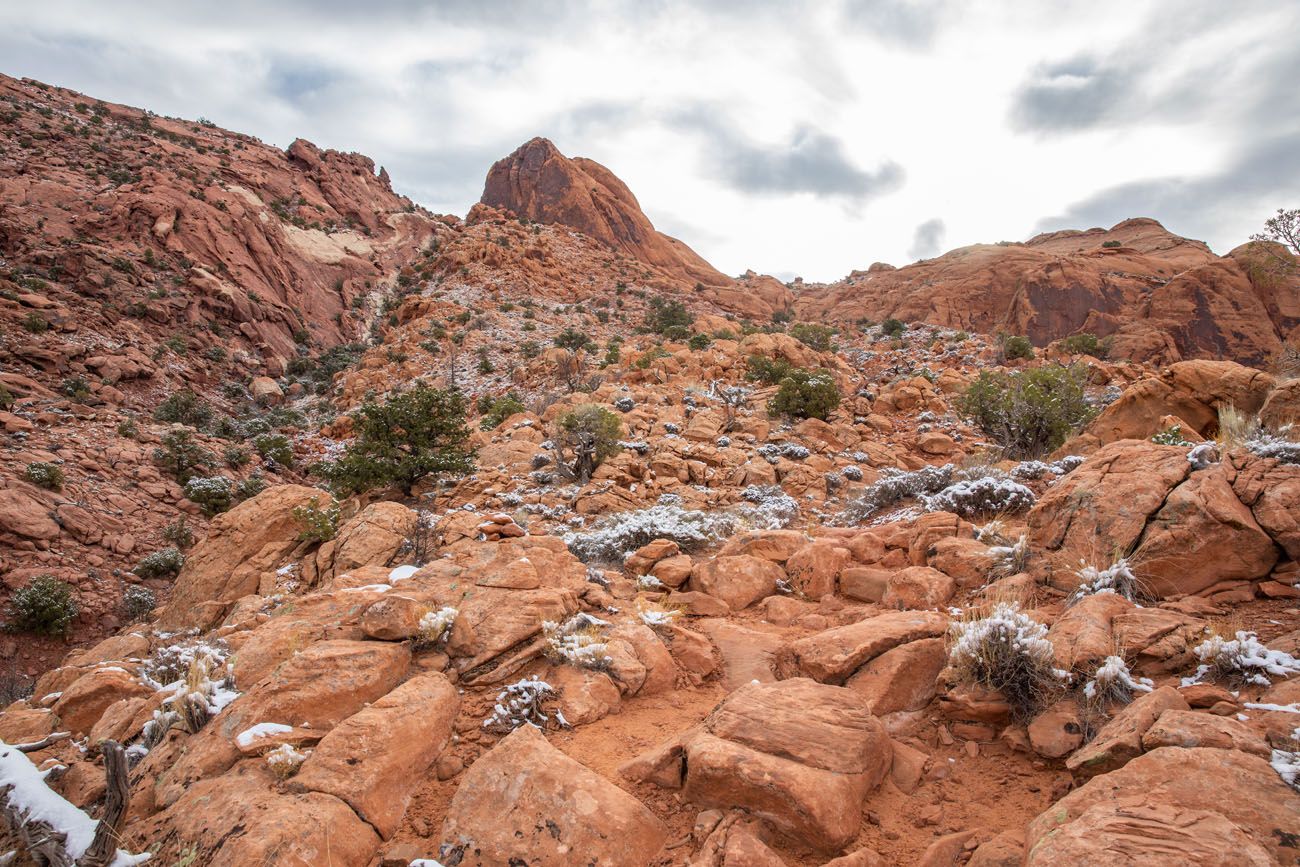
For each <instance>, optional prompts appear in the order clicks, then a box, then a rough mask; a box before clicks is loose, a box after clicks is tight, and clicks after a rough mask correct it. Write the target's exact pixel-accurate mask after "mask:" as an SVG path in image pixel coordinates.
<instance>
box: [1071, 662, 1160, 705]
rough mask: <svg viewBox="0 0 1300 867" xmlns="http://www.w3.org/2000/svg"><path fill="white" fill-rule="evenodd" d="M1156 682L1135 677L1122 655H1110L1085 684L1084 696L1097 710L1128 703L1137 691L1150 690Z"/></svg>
mask: <svg viewBox="0 0 1300 867" xmlns="http://www.w3.org/2000/svg"><path fill="white" fill-rule="evenodd" d="M1153 686H1154V684H1153V683H1152V682H1151V681H1150V680H1149V679H1148V678H1145V677H1136V678H1135V677H1134V676H1133V673H1132V672H1130V671H1129V669H1128V664H1127V663H1125V662H1124V660H1123V659H1122V658H1121V657H1118V656H1108V657H1106V659H1105V661H1104V662H1102V664H1101V665H1099V666H1097V670H1096V671H1095V672H1094V673H1093V675H1092V677H1090V678H1089V679H1088V681H1087V683H1085V684H1084V685H1083V698H1084V701H1085V702H1087V704H1088V705H1089V706H1091V707H1092V708H1093V709H1095V710H1103V709H1104V708H1105V707H1106V706H1107V705H1110V704H1128V703H1129V702H1130V701H1132V700H1133V693H1135V692H1150V691H1151V689H1152V687H1153Z"/></svg>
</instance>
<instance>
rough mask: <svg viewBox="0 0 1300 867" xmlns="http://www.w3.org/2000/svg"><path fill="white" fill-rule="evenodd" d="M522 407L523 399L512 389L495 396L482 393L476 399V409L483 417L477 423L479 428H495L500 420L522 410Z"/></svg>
mask: <svg viewBox="0 0 1300 867" xmlns="http://www.w3.org/2000/svg"><path fill="white" fill-rule="evenodd" d="M524 409H525V407H524V403H523V401H521V400H520V399H519V395H517V394H515V393H514V392H513V391H512V392H510V393H509V394H506V395H503V396H502V397H497V398H491V397H488V396H487V395H483V397H480V398H479V401H478V411H479V412H481V413H482V414H483V418H482V419H480V420H479V423H478V426H479V429H480V430H495V429H496V428H497V426H498V425H500V424H501V422H503V421H505V420H506V419H508V418H510V416H512V415H514V414H515V413H517V412H523V411H524Z"/></svg>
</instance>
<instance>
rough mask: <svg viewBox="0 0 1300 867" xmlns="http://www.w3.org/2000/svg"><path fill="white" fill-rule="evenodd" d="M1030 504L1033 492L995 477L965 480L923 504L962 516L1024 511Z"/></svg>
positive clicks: (969, 516)
mask: <svg viewBox="0 0 1300 867" xmlns="http://www.w3.org/2000/svg"><path fill="white" fill-rule="evenodd" d="M1033 505H1034V492H1033V491H1031V490H1029V488H1026V487H1025V486H1024V485H1022V484H1020V483H1019V482H1013V481H1011V479H1008V478H999V477H997V476H984V477H982V478H976V479H964V480H962V481H959V482H956V483H954V484H952V485H949V486H948V487H946V488H944V489H943V490H941V491H939V492H938V493H936V494H934V495H932V496H929V497H927V498H926V500H925V507H926V508H927V509H928V510H930V511H932V512H954V513H956V514H958V515H961V516H962V517H963V518H973V517H975V516H977V515H997V514H1002V513H1003V512H1023V511H1026V510H1028V509H1029V508H1031V507H1032V506H1033Z"/></svg>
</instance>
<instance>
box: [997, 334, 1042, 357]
mask: <svg viewBox="0 0 1300 867" xmlns="http://www.w3.org/2000/svg"><path fill="white" fill-rule="evenodd" d="M1002 354H1003V355H1004V356H1006V357H1007V358H1008V359H1014V358H1033V357H1034V344H1032V343H1030V342H1029V338H1028V337H1020V336H1016V335H1009V336H1007V337H1004V338H1002Z"/></svg>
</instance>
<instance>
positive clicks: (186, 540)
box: [162, 515, 194, 551]
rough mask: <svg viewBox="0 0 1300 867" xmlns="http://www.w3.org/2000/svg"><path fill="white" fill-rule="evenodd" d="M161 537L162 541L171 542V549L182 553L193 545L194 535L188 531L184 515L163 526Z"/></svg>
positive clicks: (188, 527) (188, 526) (188, 525)
mask: <svg viewBox="0 0 1300 867" xmlns="http://www.w3.org/2000/svg"><path fill="white" fill-rule="evenodd" d="M162 537H163V539H164V541H167V542H171V543H172V546H173V547H175V548H179V549H180V550H182V551H184V550H185V549H187V548H189V547H190V546H191V545H193V544H194V533H193V532H192V531H191V530H190V523H189V521H188V520H186V518H185V516H184V515H181V516H180V517H179V518H177V519H176V520H175V521H172V522H171V523H170V524H167V525H166V526H164V527H163V529H162Z"/></svg>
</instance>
